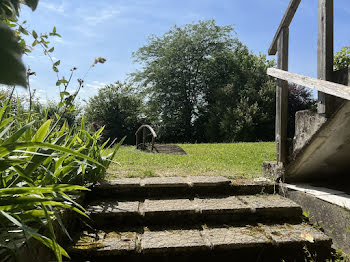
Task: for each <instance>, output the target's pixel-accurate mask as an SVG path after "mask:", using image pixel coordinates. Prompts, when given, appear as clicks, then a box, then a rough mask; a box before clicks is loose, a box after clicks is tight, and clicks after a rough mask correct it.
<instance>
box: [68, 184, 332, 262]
mask: <svg viewBox="0 0 350 262" xmlns="http://www.w3.org/2000/svg"><path fill="white" fill-rule="evenodd" d="M274 193H275V186H274V184H272V183H269V182H266V180H265V181H264V180H255V181H247V180H235V181H230V180H228V179H226V178H223V177H186V178H182V177H169V178H145V179H139V178H125V179H117V180H114V181H109V182H104V183H101V184H100V185H98V186H96V187H94V188H93V190H92V191H91V192H90V193H89V195H88V196H87V199H86V200H87V201H86V204H87V207H86V208H87V211H88V213H89V214H90V218H91V220H89V221H86V223H87V224H89V226H83V224H84V223H81V224H82V226H81V229H80V231H79V233H78V234H77V235H76V238H75V239H76V240H75V244H74V245H73V246H72V247H71V248H70V254H71V256H72V261H91V262H92V261H104V262H105V261H117V260H118V259H120V260H121V261H151V260H152V261H179V260H180V259H181V260H182V261H192V260H193V259H201V260H203V261H209V260H213V259H220V260H222V261H224V259H225V260H229V259H230V260H233V261H282V259H283V260H284V261H304V258H306V257H308V255H310V254H312V255H313V254H315V253H316V254H317V260H316V261H324V259H325V258H327V257H330V254H331V244H332V241H331V239H330V238H329V237H327V236H326V235H324V234H323V233H322V232H320V231H319V230H317V229H315V228H313V227H311V226H310V225H308V224H306V223H303V221H302V209H301V207H300V206H299V205H297V204H295V203H294V202H293V201H291V200H289V199H286V198H284V197H282V196H280V195H278V194H274Z"/></svg>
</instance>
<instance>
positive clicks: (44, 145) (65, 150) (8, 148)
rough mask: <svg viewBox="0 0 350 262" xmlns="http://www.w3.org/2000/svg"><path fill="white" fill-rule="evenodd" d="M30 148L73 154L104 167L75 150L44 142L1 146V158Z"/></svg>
mask: <svg viewBox="0 0 350 262" xmlns="http://www.w3.org/2000/svg"><path fill="white" fill-rule="evenodd" d="M28 147H33V148H34V147H35V148H48V149H54V150H57V151H61V152H63V153H68V154H71V155H73V156H76V157H80V158H83V159H86V160H89V161H91V162H93V163H95V164H97V165H99V166H102V167H104V166H103V164H102V163H100V162H98V161H97V160H95V159H93V158H91V157H89V156H86V155H84V154H81V153H78V152H76V151H74V150H71V149H68V148H65V147H62V146H58V145H54V144H50V143H44V142H23V143H12V144H9V145H0V157H3V156H6V155H8V154H10V153H12V152H13V151H14V150H18V149H23V148H28Z"/></svg>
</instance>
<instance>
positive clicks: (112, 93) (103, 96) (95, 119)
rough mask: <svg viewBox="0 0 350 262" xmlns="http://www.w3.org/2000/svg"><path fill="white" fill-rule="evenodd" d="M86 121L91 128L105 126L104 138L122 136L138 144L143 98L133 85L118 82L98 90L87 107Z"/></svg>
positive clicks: (103, 139) (127, 141)
mask: <svg viewBox="0 0 350 262" xmlns="http://www.w3.org/2000/svg"><path fill="white" fill-rule="evenodd" d="M85 116H86V121H87V123H88V124H89V125H90V127H91V128H93V129H96V128H100V127H101V126H104V127H105V128H104V130H103V133H102V141H106V140H107V139H111V140H114V139H116V138H117V139H119V140H120V139H121V138H122V137H124V136H126V139H125V143H126V144H135V132H136V130H137V128H138V127H139V126H140V125H141V124H142V121H143V118H142V101H141V99H140V98H139V97H138V96H137V95H136V94H134V93H133V92H132V89H131V87H130V85H128V84H126V83H121V82H116V83H115V84H111V85H107V86H105V87H103V88H101V89H99V90H98V94H97V95H95V96H94V97H91V98H90V99H89V102H88V104H87V106H86V108H85Z"/></svg>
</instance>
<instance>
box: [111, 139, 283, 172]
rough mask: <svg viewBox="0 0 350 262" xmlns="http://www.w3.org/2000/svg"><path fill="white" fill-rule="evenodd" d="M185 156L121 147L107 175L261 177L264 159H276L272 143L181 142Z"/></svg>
mask: <svg viewBox="0 0 350 262" xmlns="http://www.w3.org/2000/svg"><path fill="white" fill-rule="evenodd" d="M179 146H180V147H181V148H183V149H184V150H185V151H186V152H187V155H170V154H157V153H146V152H142V151H140V150H136V149H135V147H133V146H123V147H121V148H120V151H119V153H118V154H117V155H116V157H115V158H114V161H116V162H118V163H119V164H116V163H113V164H111V166H110V168H109V170H108V173H109V177H110V178H113V177H153V176H189V175H221V176H225V177H228V178H239V177H245V178H256V177H260V176H261V168H262V162H263V161H269V160H273V159H275V150H276V149H275V144H274V143H272V142H259V143H231V144H180V145H179Z"/></svg>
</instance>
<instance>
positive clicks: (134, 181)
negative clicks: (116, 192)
mask: <svg viewBox="0 0 350 262" xmlns="http://www.w3.org/2000/svg"><path fill="white" fill-rule="evenodd" d="M140 183H141V178H118V179H112V180H106V181H103V182H101V183H100V184H98V185H97V186H98V187H103V188H109V187H139V186H140Z"/></svg>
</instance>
